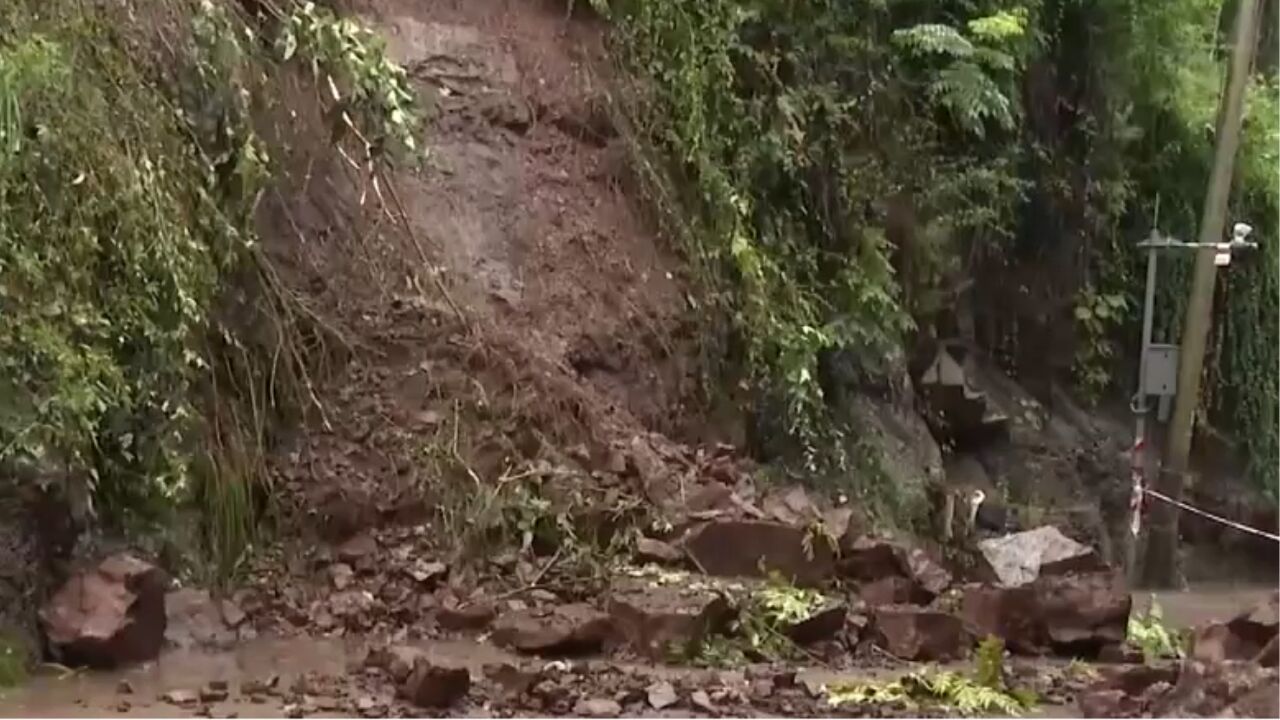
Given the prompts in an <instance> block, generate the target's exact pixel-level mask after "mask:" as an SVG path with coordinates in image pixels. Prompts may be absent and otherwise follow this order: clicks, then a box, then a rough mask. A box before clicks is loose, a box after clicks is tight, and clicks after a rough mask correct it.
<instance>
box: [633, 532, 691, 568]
mask: <svg viewBox="0 0 1280 720" xmlns="http://www.w3.org/2000/svg"><path fill="white" fill-rule="evenodd" d="M636 559H637V560H639V561H641V562H653V563H668V564H675V563H678V562H680V561H681V560H683V559H684V554H683V553H681V552H680V551H679V550H678V549H676V548H675V547H673V546H671V545H669V544H667V543H664V542H662V541H661V540H654V539H653V538H647V537H642V538H640V539H639V540H637V541H636Z"/></svg>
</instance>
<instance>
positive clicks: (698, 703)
mask: <svg viewBox="0 0 1280 720" xmlns="http://www.w3.org/2000/svg"><path fill="white" fill-rule="evenodd" d="M689 702H690V703H692V704H693V706H694V707H696V708H698V709H699V710H702V711H703V712H708V713H713V712H715V711H716V705H715V703H713V702H711V696H709V695H707V693H706V691H705V690H694V691H693V692H692V693H690V694H689Z"/></svg>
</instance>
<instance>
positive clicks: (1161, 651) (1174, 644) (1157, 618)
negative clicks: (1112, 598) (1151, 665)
mask: <svg viewBox="0 0 1280 720" xmlns="http://www.w3.org/2000/svg"><path fill="white" fill-rule="evenodd" d="M1126 635H1127V637H1126V640H1128V642H1129V643H1130V644H1132V645H1136V646H1137V647H1138V648H1139V649H1140V650H1142V657H1143V659H1144V660H1146V661H1147V662H1152V661H1154V660H1159V659H1161V658H1181V657H1182V655H1183V650H1182V648H1183V645H1184V643H1183V640H1182V638H1181V637H1180V636H1179V634H1178V633H1177V632H1176V631H1174V630H1170V629H1169V627H1168V626H1167V625H1165V622H1164V610H1162V609H1161V608H1160V604H1159V603H1157V602H1156V601H1155V598H1152V600H1151V607H1150V608H1148V609H1147V611H1146V612H1145V613H1133V614H1132V615H1130V616H1129V625H1128V629H1127V632H1126Z"/></svg>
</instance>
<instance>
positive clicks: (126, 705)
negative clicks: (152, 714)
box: [115, 700, 133, 713]
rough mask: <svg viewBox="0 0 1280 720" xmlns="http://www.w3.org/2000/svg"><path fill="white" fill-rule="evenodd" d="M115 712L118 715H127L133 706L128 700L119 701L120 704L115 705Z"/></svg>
mask: <svg viewBox="0 0 1280 720" xmlns="http://www.w3.org/2000/svg"><path fill="white" fill-rule="evenodd" d="M115 710H116V712H118V713H127V712H129V711H131V710H133V704H132V703H130V702H129V701H128V700H121V701H120V702H118V703H116V708H115Z"/></svg>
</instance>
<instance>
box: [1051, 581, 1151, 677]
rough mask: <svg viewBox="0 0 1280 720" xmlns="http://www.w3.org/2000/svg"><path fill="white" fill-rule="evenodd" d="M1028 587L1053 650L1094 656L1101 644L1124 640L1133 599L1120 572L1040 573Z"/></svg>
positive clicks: (1105, 644)
mask: <svg viewBox="0 0 1280 720" xmlns="http://www.w3.org/2000/svg"><path fill="white" fill-rule="evenodd" d="M1032 588H1033V589H1034V591H1035V594H1036V607H1037V609H1038V611H1039V614H1040V620H1041V622H1042V623H1043V624H1044V631H1045V635H1046V637H1047V638H1048V640H1049V643H1050V646H1051V647H1052V648H1053V649H1054V650H1055V651H1056V652H1060V653H1064V654H1069V655H1077V656H1096V655H1097V654H1098V653H1099V652H1100V651H1101V650H1102V648H1104V647H1106V646H1108V645H1117V644H1120V643H1123V642H1124V641H1125V637H1126V633H1127V629H1128V624H1129V611H1130V609H1131V607H1132V605H1133V599H1132V597H1130V595H1129V590H1128V587H1127V586H1126V584H1125V580H1124V576H1123V575H1122V574H1121V573H1119V572H1113V571H1103V572H1092V573H1078V574H1075V575H1066V576H1060V575H1054V576H1048V577H1041V578H1039V579H1037V580H1036V581H1035V582H1034V583H1033V584H1032Z"/></svg>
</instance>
